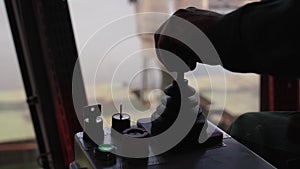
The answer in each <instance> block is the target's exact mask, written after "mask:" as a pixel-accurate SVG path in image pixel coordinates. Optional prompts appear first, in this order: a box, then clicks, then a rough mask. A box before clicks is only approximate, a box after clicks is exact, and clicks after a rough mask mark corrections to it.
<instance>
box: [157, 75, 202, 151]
mask: <svg viewBox="0 0 300 169" xmlns="http://www.w3.org/2000/svg"><path fill="white" fill-rule="evenodd" d="M164 93H165V94H166V96H165V97H164V98H162V100H161V104H160V105H159V106H158V107H157V109H156V111H155V112H154V113H153V114H152V116H151V123H152V126H151V135H152V136H155V135H158V134H161V133H163V132H164V131H166V130H167V129H168V128H169V127H170V126H171V125H172V124H173V123H174V122H175V120H176V118H177V117H178V114H179V112H180V111H183V112H182V113H184V114H187V113H197V119H196V121H195V123H194V125H193V127H192V129H191V130H190V132H189V133H188V134H187V136H186V137H185V138H184V139H183V140H182V141H181V142H180V143H179V144H178V145H177V146H176V147H177V148H186V146H188V145H191V146H192V145H195V144H199V143H198V138H199V136H200V133H201V131H202V128H203V127H204V126H205V121H206V119H205V116H204V115H203V114H202V110H201V108H200V107H199V104H198V98H197V95H196V91H195V89H193V88H192V87H191V86H189V85H188V81H187V80H186V79H184V74H183V73H182V72H179V73H177V78H176V80H173V83H172V84H170V85H169V86H167V87H166V88H165V90H164ZM176 147H175V149H176Z"/></svg>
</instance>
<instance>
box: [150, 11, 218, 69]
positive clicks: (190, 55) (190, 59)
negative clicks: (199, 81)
mask: <svg viewBox="0 0 300 169" xmlns="http://www.w3.org/2000/svg"><path fill="white" fill-rule="evenodd" d="M174 16H175V17H180V18H183V19H185V20H187V21H189V22H191V23H192V24H194V25H195V26H196V27H198V28H199V29H200V30H201V31H202V32H203V33H205V34H207V32H208V31H209V29H210V27H211V25H212V24H214V23H215V22H216V20H217V19H219V18H220V17H221V16H222V15H221V14H218V13H215V12H211V11H207V10H201V9H197V8H194V7H190V8H187V9H180V10H178V11H176V12H175V13H174V14H173V16H172V17H173V18H174ZM172 17H171V18H170V19H168V20H167V21H166V22H165V23H164V24H163V25H162V26H161V27H160V28H159V29H158V30H157V31H156V33H155V35H154V39H155V47H156V49H157V50H156V53H157V56H158V59H159V60H160V61H161V62H162V64H164V65H165V67H166V68H167V69H168V70H169V71H176V72H178V71H184V72H186V71H189V70H194V69H195V68H196V64H197V62H201V60H200V59H199V57H198V56H197V55H196V53H195V52H193V51H192V50H191V49H190V48H189V47H188V46H187V45H185V44H184V43H182V42H181V41H180V39H174V38H172V37H169V36H164V35H162V34H164V32H167V31H173V32H172V33H175V34H177V33H178V34H181V36H182V33H183V36H184V32H187V31H189V30H186V29H187V28H186V27H185V26H183V25H178V24H177V25H176V24H174V23H172V19H173V18H172ZM159 49H162V50H166V51H168V52H171V53H173V54H174V55H176V56H177V57H179V58H180V59H181V60H183V61H184V63H185V64H186V66H185V67H186V68H184V70H178V69H182V68H178V65H174V63H175V64H176V63H177V62H172V60H174V59H175V60H176V58H174V55H170V54H166V52H162V50H159ZM188 69H189V70H188Z"/></svg>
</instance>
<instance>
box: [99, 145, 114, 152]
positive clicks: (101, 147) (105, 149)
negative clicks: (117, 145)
mask: <svg viewBox="0 0 300 169" xmlns="http://www.w3.org/2000/svg"><path fill="white" fill-rule="evenodd" d="M113 149H114V146H113V145H111V144H101V145H99V146H98V150H99V151H101V152H104V153H106V152H112V150H113Z"/></svg>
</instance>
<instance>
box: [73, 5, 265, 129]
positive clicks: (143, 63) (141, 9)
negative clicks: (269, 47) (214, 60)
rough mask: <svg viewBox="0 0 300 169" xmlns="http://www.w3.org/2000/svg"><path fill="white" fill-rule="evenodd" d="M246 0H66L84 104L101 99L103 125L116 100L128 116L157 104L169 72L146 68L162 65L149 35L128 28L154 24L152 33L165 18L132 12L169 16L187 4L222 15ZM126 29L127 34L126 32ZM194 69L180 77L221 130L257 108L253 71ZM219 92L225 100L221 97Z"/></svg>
mask: <svg viewBox="0 0 300 169" xmlns="http://www.w3.org/2000/svg"><path fill="white" fill-rule="evenodd" d="M248 2H251V1H249V0H226V1H219V0H166V1H150V0H149V1H148V0H127V1H126V0H123V1H117V0H109V1H107V0H90V1H89V2H88V3H87V2H86V1H82V0H72V1H69V6H70V12H71V17H72V22H73V28H74V32H75V37H76V41H77V46H78V50H79V53H80V59H79V60H80V62H81V68H82V72H83V77H84V81H85V86H86V93H87V96H88V100H89V104H94V103H96V102H97V103H100V104H102V106H103V115H104V116H105V118H106V122H107V123H106V126H110V116H111V115H112V114H113V113H116V112H117V111H118V106H119V105H120V104H124V106H123V109H124V111H127V112H128V113H129V114H131V117H132V119H133V121H134V120H137V119H139V118H142V117H150V116H151V114H152V113H153V112H154V111H155V109H156V107H157V106H158V105H159V104H160V98H161V96H162V90H163V89H164V87H165V86H166V85H168V83H166V82H165V80H166V79H167V78H168V77H164V76H163V75H162V72H160V71H159V70H157V69H152V68H151V67H155V68H161V65H160V63H159V62H158V61H157V58H156V54H155V52H153V47H154V43H153V34H151V33H149V34H143V35H139V36H138V35H136V34H134V33H133V32H140V31H142V32H143V30H151V29H152V28H153V29H154V30H151V31H152V33H153V32H155V30H156V29H157V28H158V26H159V25H160V24H161V23H162V22H163V21H164V20H166V19H167V17H158V16H156V17H153V16H149V17H146V18H145V17H141V16H140V15H135V14H137V13H151V12H156V13H165V14H168V16H170V15H171V14H172V13H173V12H174V11H176V10H177V9H180V8H186V7H190V6H194V7H197V8H201V9H208V10H212V11H216V12H220V13H222V14H226V13H228V12H230V11H232V10H234V9H236V8H238V7H240V6H242V5H244V4H246V3H248ZM116 4H117V5H116ZM132 16H135V17H132ZM164 16H165V15H164ZM128 18H131V19H128ZM132 18H133V19H132ZM124 32H125V33H124ZM126 32H127V33H128V34H130V33H131V35H132V36H125V35H128V34H126ZM122 33H123V34H122ZM122 35H123V37H122ZM120 37H121V38H120ZM124 37H125V38H124ZM122 38H123V39H122ZM147 49H152V50H147ZM147 68H149V69H147ZM208 72H209V74H208ZM193 74H194V75H195V78H192V74H191V73H187V74H186V76H185V78H186V79H188V80H189V82H190V85H192V86H193V87H194V88H195V89H196V90H197V91H198V92H199V96H200V98H201V102H200V103H201V106H202V107H203V108H204V109H206V110H207V111H208V110H210V111H209V112H210V113H211V114H210V116H209V119H210V120H211V121H212V122H214V123H216V124H218V125H219V126H220V127H221V128H222V129H224V130H226V129H227V128H228V126H229V125H230V124H231V123H232V121H233V120H234V119H235V118H236V117H237V116H239V115H241V114H243V113H245V112H249V111H258V110H259V76H258V75H256V74H237V73H232V72H229V71H227V70H224V69H222V68H221V67H218V66H204V65H200V64H198V66H197V69H196V70H195V71H194V72H193ZM164 78H166V79H165V80H164ZM167 80H168V79H167ZM211 81H214V84H213V85H212V82H211ZM221 81H222V83H218V82H221ZM224 92H225V96H226V97H225V99H220V98H224ZM131 107H133V108H134V109H132V108H131Z"/></svg>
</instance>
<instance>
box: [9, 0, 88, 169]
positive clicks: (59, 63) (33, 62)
mask: <svg viewBox="0 0 300 169" xmlns="http://www.w3.org/2000/svg"><path fill="white" fill-rule="evenodd" d="M5 5H6V9H7V13H8V17H9V22H10V27H11V30H12V34H13V39H14V43H15V48H16V52H17V55H18V60H19V65H20V68H21V73H22V77H23V82H24V86H25V90H26V95H27V98H28V99H27V101H28V106H29V108H30V111H31V117H32V121H33V124H34V128H35V132H36V137H37V142H38V146H39V151H40V156H41V161H42V167H43V168H57V169H60V168H66V167H67V166H68V164H69V163H70V162H71V161H73V160H74V139H73V137H74V134H75V133H77V132H78V131H81V130H82V129H81V127H80V125H79V122H78V120H77V117H76V113H75V110H74V105H76V106H79V107H83V106H85V105H86V104H87V101H86V98H85V92H84V86H83V82H82V81H79V82H77V83H79V84H80V85H81V86H82V88H81V89H80V90H81V91H79V92H80V93H81V100H80V102H78V103H73V99H72V76H73V69H74V65H75V63H76V61H77V57H78V55H77V49H76V44H75V39H74V35H73V29H72V24H71V19H70V14H69V9H68V3H67V1H64V0H51V1H48V0H29V1H23V0H5ZM75 73H80V72H75Z"/></svg>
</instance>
